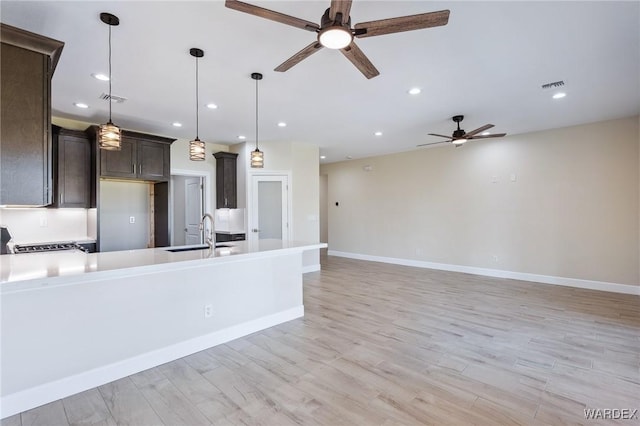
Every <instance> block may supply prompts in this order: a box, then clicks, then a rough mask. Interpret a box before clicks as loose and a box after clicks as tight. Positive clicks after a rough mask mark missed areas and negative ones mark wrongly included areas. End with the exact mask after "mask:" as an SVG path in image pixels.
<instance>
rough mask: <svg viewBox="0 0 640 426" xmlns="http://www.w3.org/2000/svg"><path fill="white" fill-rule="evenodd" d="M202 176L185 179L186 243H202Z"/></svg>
mask: <svg viewBox="0 0 640 426" xmlns="http://www.w3.org/2000/svg"><path fill="white" fill-rule="evenodd" d="M202 189H203V188H202V178H201V177H188V178H186V179H185V181H184V209H185V211H184V218H185V224H184V232H185V234H186V235H185V244H187V245H192V244H202V231H201V230H200V220H201V219H202V215H203V214H204V213H203V211H202Z"/></svg>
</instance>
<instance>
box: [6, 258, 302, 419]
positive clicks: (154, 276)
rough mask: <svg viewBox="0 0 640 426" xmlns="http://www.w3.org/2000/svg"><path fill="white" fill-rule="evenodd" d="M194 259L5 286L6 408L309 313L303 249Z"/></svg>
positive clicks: (112, 377)
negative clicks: (304, 289) (208, 310)
mask: <svg viewBox="0 0 640 426" xmlns="http://www.w3.org/2000/svg"><path fill="white" fill-rule="evenodd" d="M187 263H188V265H185V266H183V267H181V268H180V265H178V264H176V265H175V266H176V267H175V268H170V269H167V268H164V267H161V268H155V269H154V268H151V269H150V268H149V267H143V268H138V269H135V268H134V269H129V270H128V271H129V272H127V273H118V274H117V275H116V274H113V273H111V274H110V272H113V271H107V272H105V274H100V273H99V272H96V273H92V274H85V275H84V279H83V280H81V281H78V282H76V283H73V284H69V283H68V282H64V277H62V278H61V279H60V280H58V281H57V282H53V281H51V282H50V284H51V285H42V286H38V287H37V288H33V289H27V290H20V289H18V290H16V291H6V290H5V291H3V293H2V297H0V300H1V301H2V309H1V310H0V312H1V313H2V318H1V319H2V321H0V324H1V328H2V332H1V333H0V337H1V342H0V344H1V346H2V358H1V362H2V365H1V370H2V376H1V386H0V388H1V392H2V394H1V396H2V399H1V400H0V407H1V408H2V410H1V412H0V417H7V416H10V415H12V414H14V413H17V412H20V411H24V410H27V409H30V408H33V407H35V406H38V405H41V404H45V403H48V402H51V401H54V400H56V399H59V398H63V397H65V396H69V395H71V394H75V393H77V392H81V391H83V390H86V389H89V388H92V387H95V386H99V385H101V384H104V383H107V382H110V381H113V380H116V379H119V378H122V377H126V376H128V375H130V374H133V373H135V372H138V371H142V370H145V369H148V368H151V367H153V366H156V365H159V364H163V363H165V362H169V361H171V360H173V359H177V358H180V357H183V356H186V355H188V354H191V353H194V352H197V351H200V350H203V349H206V348H208V347H211V346H215V345H217V344H220V343H224V342H226V341H229V340H232V339H236V338H238V337H241V336H244V335H246V334H249V333H253V332H255V331H258V330H262V329H264V328H267V327H271V326H273V325H276V324H279V323H281V322H284V321H289V320H291V319H294V318H297V317H300V316H302V315H303V312H304V308H303V305H302V302H303V301H302V270H301V256H300V253H290V252H289V253H279V252H277V251H272V252H268V253H265V254H264V255H262V256H259V257H256V256H253V257H248V258H246V257H245V258H243V257H240V256H238V258H237V259H234V260H233V261H227V262H215V261H214V262H207V261H206V260H203V261H201V262H199V263H198V264H194V263H193V262H187ZM94 275H95V276H94ZM51 280H55V279H51ZM230 284H233V285H230ZM205 305H211V308H212V309H211V310H212V313H213V314H212V316H211V317H209V318H206V317H205V316H204V307H205ZM27 311H28V314H27Z"/></svg>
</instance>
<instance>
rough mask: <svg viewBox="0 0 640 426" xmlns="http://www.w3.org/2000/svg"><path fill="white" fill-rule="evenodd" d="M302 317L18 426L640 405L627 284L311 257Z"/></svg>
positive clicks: (564, 420)
mask: <svg viewBox="0 0 640 426" xmlns="http://www.w3.org/2000/svg"><path fill="white" fill-rule="evenodd" d="M322 262H323V264H322V268H323V269H322V271H321V272H314V273H311V274H306V275H305V279H304V286H305V287H304V305H305V317H304V318H302V319H298V320H295V321H290V322H288V323H285V324H282V325H279V326H276V327H273V328H270V329H268V330H264V331H262V332H258V333H255V334H252V335H250V336H247V337H244V338H242V339H238V340H235V341H233V342H230V343H228V344H225V345H220V346H217V347H214V348H210V349H207V350H205V351H202V352H199V353H196V354H194V355H191V356H188V357H186V358H183V359H179V360H177V361H174V362H171V363H168V364H165V365H161V366H158V367H156V368H152V369H150V370H147V371H144V372H141V373H138V374H135V375H133V376H130V377H127V378H124V379H121V380H117V381H115V382H113V383H109V384H106V385H104V386H100V387H98V388H96V389H91V390H89V391H86V392H83V393H80V394H78V395H74V396H71V397H68V398H65V399H63V400H59V401H55V402H53V403H51V404H47V405H45V406H42V407H39V408H35V409H33V410H29V411H27V412H24V413H21V414H18V415H16V416H12V417H10V418H7V419H5V420H3V421H2V425H3V426H9V425H11V426H20V425H22V426H28V425H46V426H58V425H136V426H137V425H170V426H175V425H192V426H196V425H211V424H214V425H267V426H269V425H277V426H280V425H283V426H285V425H297V424H305V425H383V426H388V425H418V424H433V425H443V424H461V425H470V424H476V425H492V424H521V425H560V424H585V425H597V424H616V423H617V424H627V425H628V424H638V423H639V421H638V419H637V418H636V419H632V420H617V421H612V420H606V419H597V420H587V419H585V413H584V410H585V409H597V408H601V409H604V408H610V409H632V410H633V409H640V297H637V296H629V295H622V294H614V293H604V292H597V291H591V290H581V289H574V288H567V287H560V286H552V285H543V284H535V283H527V282H520V281H514V280H507V279H494V278H487V277H480V276H474V275H468V274H461V273H454V272H443V271H432V270H427V269H418V268H410V267H403V266H396V265H387V264H381V263H374V262H364V261H357V260H350V259H342V258H337V257H323V259H322Z"/></svg>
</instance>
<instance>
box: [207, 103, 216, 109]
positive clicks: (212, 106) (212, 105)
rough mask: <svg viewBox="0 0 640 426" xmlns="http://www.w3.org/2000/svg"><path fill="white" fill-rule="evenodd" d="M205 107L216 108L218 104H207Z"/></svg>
mask: <svg viewBox="0 0 640 426" xmlns="http://www.w3.org/2000/svg"><path fill="white" fill-rule="evenodd" d="M207 108H209V109H217V108H218V105H216V104H207Z"/></svg>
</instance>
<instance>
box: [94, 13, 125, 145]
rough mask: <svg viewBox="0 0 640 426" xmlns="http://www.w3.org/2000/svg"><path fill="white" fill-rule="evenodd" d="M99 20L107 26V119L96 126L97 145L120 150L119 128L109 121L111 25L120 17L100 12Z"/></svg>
mask: <svg viewBox="0 0 640 426" xmlns="http://www.w3.org/2000/svg"><path fill="white" fill-rule="evenodd" d="M100 20H101V21H102V22H104V23H105V24H107V25H108V26H109V121H108V122H107V124H101V125H100V127H99V128H98V146H99V147H100V149H104V150H106V151H120V140H121V135H120V128H119V127H118V126H116V125H115V124H113V122H112V121H111V104H112V103H113V99H112V98H111V27H114V26H117V25H120V19H118V17H117V16H115V15H112V14H110V13H106V12H103V13H101V14H100Z"/></svg>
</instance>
